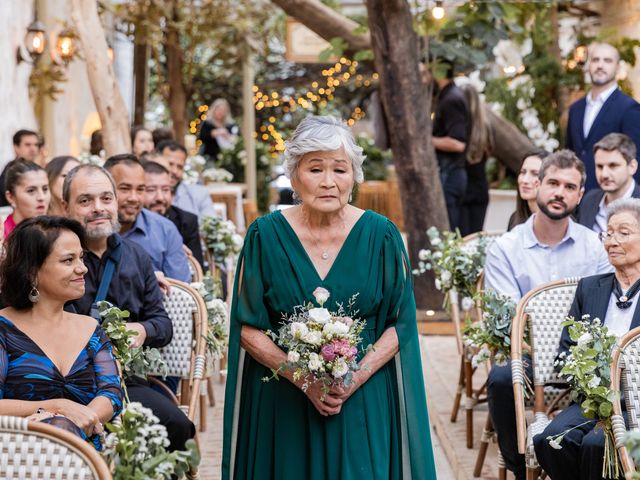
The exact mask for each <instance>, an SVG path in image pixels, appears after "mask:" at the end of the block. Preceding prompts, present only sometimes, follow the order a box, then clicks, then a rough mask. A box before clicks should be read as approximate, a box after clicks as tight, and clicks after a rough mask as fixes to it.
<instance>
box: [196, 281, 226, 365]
mask: <svg viewBox="0 0 640 480" xmlns="http://www.w3.org/2000/svg"><path fill="white" fill-rule="evenodd" d="M219 283H220V282H219V281H216V280H215V279H214V278H213V277H212V276H211V274H209V273H207V275H206V276H205V277H204V278H203V279H202V282H194V283H192V284H191V286H192V287H193V288H195V289H196V290H197V291H198V293H199V294H200V295H201V296H202V299H203V300H204V303H205V305H206V307H207V337H206V338H205V341H206V342H207V351H208V352H209V355H211V357H212V358H221V357H222V355H223V354H224V351H225V348H226V347H227V343H228V340H229V336H228V333H227V325H228V320H229V310H228V309H227V304H226V303H225V302H224V301H223V300H222V299H221V298H219V297H220V291H221V285H220V284H219Z"/></svg>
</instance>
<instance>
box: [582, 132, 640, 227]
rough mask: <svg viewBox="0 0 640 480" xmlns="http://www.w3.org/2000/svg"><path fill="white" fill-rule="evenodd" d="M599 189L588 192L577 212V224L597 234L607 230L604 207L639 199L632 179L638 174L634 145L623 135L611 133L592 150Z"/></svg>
mask: <svg viewBox="0 0 640 480" xmlns="http://www.w3.org/2000/svg"><path fill="white" fill-rule="evenodd" d="M593 155H594V159H595V164H596V180H598V186H599V187H600V188H596V189H593V190H589V191H588V192H587V193H586V194H585V196H584V198H583V199H582V202H581V203H580V209H579V210H578V221H579V222H580V223H581V224H582V225H584V226H585V227H587V228H590V229H592V230H593V231H594V232H596V233H600V232H604V231H605V230H606V229H607V205H609V203H611V202H613V201H615V200H617V199H619V198H631V197H633V198H640V187H638V186H637V185H636V182H635V180H634V179H633V175H634V174H635V173H636V171H637V170H638V161H637V160H636V145H635V143H633V140H631V138H629V137H628V136H627V135H625V134H624V133H610V134H609V135H606V136H605V137H603V138H602V140H600V141H599V142H598V143H596V144H595V145H594V146H593Z"/></svg>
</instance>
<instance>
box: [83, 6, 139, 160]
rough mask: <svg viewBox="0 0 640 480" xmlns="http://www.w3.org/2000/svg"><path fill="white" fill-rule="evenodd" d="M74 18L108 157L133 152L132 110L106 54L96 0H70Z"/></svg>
mask: <svg viewBox="0 0 640 480" xmlns="http://www.w3.org/2000/svg"><path fill="white" fill-rule="evenodd" d="M71 18H72V19H73V23H74V26H75V29H76V31H77V32H78V38H79V39H80V43H81V44H82V52H83V55H84V60H85V63H86V65H87V76H88V77H89V85H90V86H91V93H92V94H93V99H94V101H95V103H96V109H97V110H98V115H99V116H100V122H101V123H102V141H103V143H104V149H105V152H106V154H107V157H110V156H111V155H116V154H119V153H128V152H131V138H130V136H129V113H128V111H127V107H126V105H125V103H124V100H123V99H122V95H121V94H120V88H119V87H118V82H117V80H116V77H115V75H114V73H113V67H112V66H111V62H110V61H109V56H108V55H107V40H106V37H105V34H104V29H103V28H102V24H101V23H100V17H99V16H98V4H97V2H96V1H95V0H93V1H90V0H71Z"/></svg>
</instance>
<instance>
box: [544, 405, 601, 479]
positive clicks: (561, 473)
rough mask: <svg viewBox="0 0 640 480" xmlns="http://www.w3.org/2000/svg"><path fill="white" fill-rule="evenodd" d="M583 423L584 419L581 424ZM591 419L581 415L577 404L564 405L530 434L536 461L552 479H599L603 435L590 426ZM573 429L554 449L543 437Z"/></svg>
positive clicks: (593, 425)
mask: <svg viewBox="0 0 640 480" xmlns="http://www.w3.org/2000/svg"><path fill="white" fill-rule="evenodd" d="M585 422H588V423H586V424H585ZM595 423H596V422H595V421H593V420H591V421H590V420H589V419H588V418H585V417H584V415H582V411H581V409H580V405H578V404H577V403H574V404H572V405H570V406H569V407H567V408H565V409H564V410H563V411H562V412H560V413H559V414H558V416H557V417H556V418H554V419H553V421H552V422H551V423H550V424H549V425H548V426H547V428H546V429H545V430H544V431H543V432H542V433H541V434H539V435H536V436H535V437H533V445H534V448H535V450H536V458H537V459H538V463H540V466H541V467H542V468H543V469H544V471H545V472H547V474H548V475H549V477H551V478H552V479H553V480H556V479H559V480H572V479H575V480H599V479H601V478H602V465H603V456H604V434H603V433H602V429H600V428H594V427H595ZM572 427H576V428H573V429H572V430H571V431H570V432H567V434H566V435H565V436H564V438H563V439H562V442H561V443H560V446H561V447H562V449H560V450H558V449H555V448H553V447H552V446H551V445H549V441H548V440H547V437H549V436H556V435H559V434H561V433H563V432H565V431H566V430H567V429H569V428H572Z"/></svg>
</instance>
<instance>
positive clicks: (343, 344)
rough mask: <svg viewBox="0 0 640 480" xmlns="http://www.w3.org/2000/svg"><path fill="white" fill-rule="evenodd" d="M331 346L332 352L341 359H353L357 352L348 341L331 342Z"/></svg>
mask: <svg viewBox="0 0 640 480" xmlns="http://www.w3.org/2000/svg"><path fill="white" fill-rule="evenodd" d="M331 343H332V344H333V349H334V352H335V353H336V354H337V355H340V356H341V357H346V358H353V357H354V356H355V354H356V353H357V352H358V350H357V349H356V348H355V347H352V346H351V344H350V343H349V340H345V339H344V338H343V339H340V340H334V341H333V342H331Z"/></svg>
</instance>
